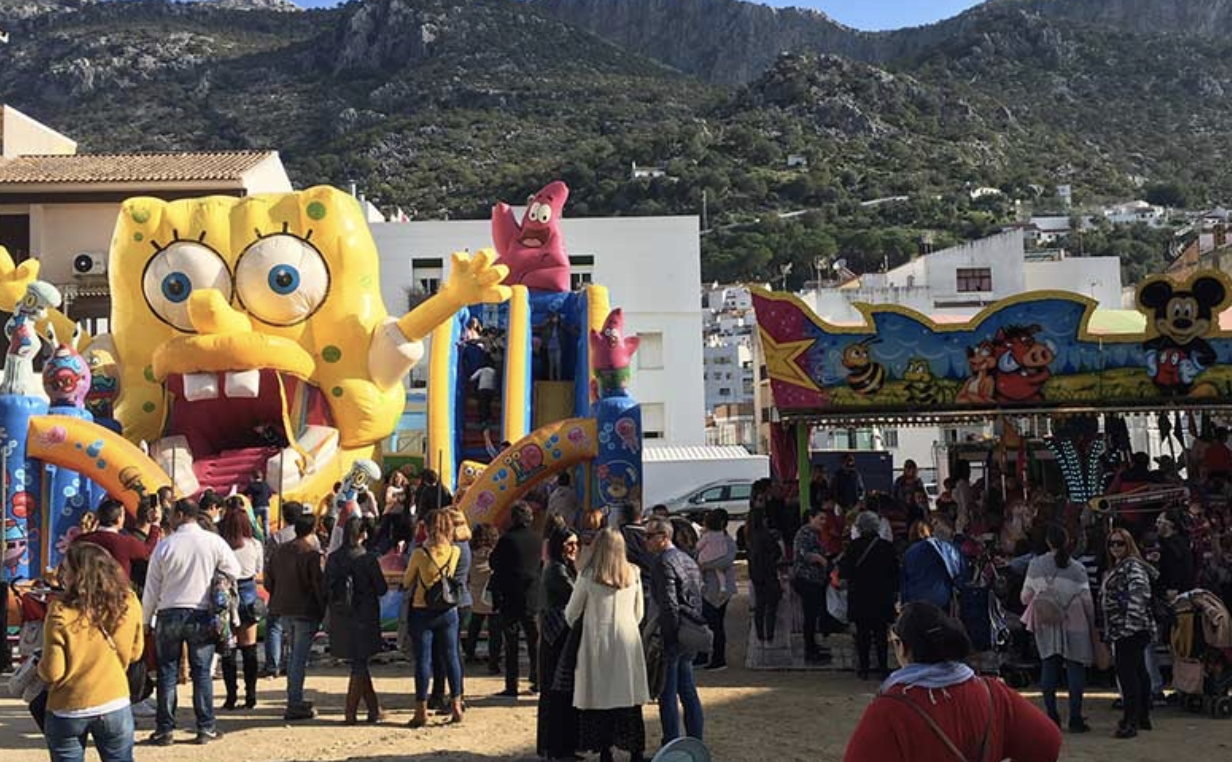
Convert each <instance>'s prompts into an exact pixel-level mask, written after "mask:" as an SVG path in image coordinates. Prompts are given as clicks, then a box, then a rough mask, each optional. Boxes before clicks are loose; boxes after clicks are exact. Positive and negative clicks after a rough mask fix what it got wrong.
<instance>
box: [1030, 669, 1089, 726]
mask: <svg viewBox="0 0 1232 762" xmlns="http://www.w3.org/2000/svg"><path fill="white" fill-rule="evenodd" d="M1062 665H1064V667H1065V678H1066V683H1067V685H1068V687H1069V721H1070V722H1071V723H1074V724H1077V723H1079V722H1081V721H1082V693H1083V691H1084V690H1086V687H1087V668H1086V667H1084V666H1083V665H1082V664H1080V663H1079V662H1076V661H1070V660H1069V659H1066V658H1065V657H1064V656H1061V655H1060V654H1055V655H1053V656H1049V657H1048V658H1047V659H1044V662H1043V670H1042V671H1041V673H1040V689H1041V690H1042V691H1043V692H1044V708H1045V709H1047V710H1048V716H1050V717H1059V716H1060V715H1059V713H1058V712H1057V686H1058V685H1059V684H1060V683H1061V667H1062Z"/></svg>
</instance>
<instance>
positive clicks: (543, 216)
mask: <svg viewBox="0 0 1232 762" xmlns="http://www.w3.org/2000/svg"><path fill="white" fill-rule="evenodd" d="M535 219H537V220H539V221H540V222H542V223H543V224H544V225H546V224H548V221H549V220H551V219H552V207H550V206H548V205H547V204H544V205H542V206H540V207H539V216H538V217H536V218H535Z"/></svg>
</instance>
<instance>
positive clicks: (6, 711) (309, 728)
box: [0, 596, 1232, 762]
mask: <svg viewBox="0 0 1232 762" xmlns="http://www.w3.org/2000/svg"><path fill="white" fill-rule="evenodd" d="M746 609H747V607H746V605H745V601H744V598H743V596H741V597H738V598H737V599H736V600H734V601H733V602H732V604H731V605H730V606H729V607H728V610H729V621H728V632H729V633H733V634H734V633H740V634H741V635H742V634H743V633H744V632H745V631H746V630H747V621H748V620H747V611H746ZM732 640H733V642H732V644H731V647H730V650H731V653H730V659H729V661H730V663H731V664H732V665H733V666H732V667H731V668H729V669H728V670H727V671H725V672H721V673H718V674H699V678H698V681H699V683H700V685H701V695H702V702H703V704H704V706H705V711H706V741H707V743H708V744H709V745H710V747H711V749H712V750H713V753H714V758H715V760H718V761H719V762H762V761H767V762H768V761H771V760H774V761H776V762H778V761H784V762H786V761H790V762H795V761H796V760H799V761H800V762H805V761H806V760H807V761H808V762H831V761H835V762H837V761H838V760H841V759H842V756H843V751H844V749H845V747H846V743H847V738H848V737H849V736H850V734H851V731H852V729H853V728H854V727H855V724H856V722H857V720H858V719H859V717H860V713H861V712H862V711H863V709H864V707H865V706H866V705H867V704H868V702H869V700H870V699H871V698H872V696H873V692H874V691H875V689H876V684H875V683H872V682H860V681H858V680H856V679H855V677H854V676H852V675H851V674H850V673H816V672H813V673H789V672H751V671H747V670H745V669H743V668H742V667H740V666H736V665H742V664H743V663H744V654H743V637H733V638H732ZM482 672H483V670H482V669H479V670H476V669H471V674H470V675H468V677H467V694H468V696H469V702H470V707H471V709H470V711H469V712H468V713H467V715H466V721H465V722H464V723H463V724H462V725H457V726H445V725H435V726H431V727H428V728H425V729H421V730H410V729H408V728H407V727H406V726H405V723H406V721H407V720H408V719H410V707H411V696H410V694H411V690H412V686H411V683H412V678H411V675H410V668H409V666H408V665H406V664H399V665H389V666H383V667H379V668H377V671H376V673H375V674H376V677H377V689H378V691H380V693H381V696H382V699H383V700H384V702H385V706H386V707H387V708H388V709H389V710H390V720H389V721H388V723H386V724H383V725H380V726H376V727H372V726H367V725H358V726H355V727H346V726H343V725H342V724H341V719H342V717H341V713H342V703H343V697H344V694H345V691H346V675H345V672H344V671H343V669H341V668H337V667H328V668H327V667H319V668H314V669H312V670H311V671H310V672H309V677H308V685H307V687H308V693H309V698H310V699H312V700H314V701H315V702H316V705H317V707H318V710H319V711H320V713H321V714H320V716H319V717H318V719H317V720H315V721H313V722H310V723H298V724H290V723H286V722H283V721H282V711H283V707H284V704H283V701H284V694H283V692H282V691H283V681H282V680H262V681H261V688H260V690H261V693H260V704H259V705H258V707H257V709H255V710H253V711H251V712H242V711H241V712H219V714H218V717H219V728H220V729H221V730H222V731H223V732H224V733H225V737H224V738H223V739H222V740H220V741H218V742H217V743H214V744H211V745H209V746H208V747H205V748H204V749H202V748H201V747H197V746H195V745H193V744H192V743H190V741H191V735H189V734H187V733H185V734H183V735H182V736H181V737H180V739H179V740H180V743H177V744H176V745H175V746H173V747H170V748H154V747H143V746H138V747H137V749H136V759H137V762H164V761H166V762H180V761H181V760H183V761H185V762H186V761H187V760H194V761H196V760H202V759H216V760H225V761H226V762H265V761H266V760H356V761H357V762H360V761H362V762H395V760H397V761H398V762H416V761H418V760H425V761H426V760H437V761H438V762H485V761H487V760H516V761H529V760H534V759H536V757H535V754H534V746H535V703H534V699H533V698H532V697H524V698H521V699H519V700H518V701H517V702H516V703H514V702H512V701H510V700H508V699H499V698H495V697H493V696H492V694H494V693H496V692H497V691H499V690H500V689H501V688H502V687H503V685H502V684H501V682H500V680H499V678H492V677H488V676H487V675H486V674H482V675H481V674H479V673H482ZM221 689H222V684H221V682H218V683H216V691H217V692H221ZM1101 690H1103V691H1104V692H1097V693H1094V694H1093V695H1091V696H1090V697H1089V703H1088V707H1087V714H1088V716H1089V720H1090V722H1091V725H1092V726H1093V728H1094V732H1092V733H1091V734H1089V735H1085V736H1068V735H1067V736H1066V737H1065V745H1064V747H1063V752H1062V759H1064V760H1073V761H1074V762H1086V761H1090V762H1094V761H1095V760H1100V761H1101V762H1103V761H1106V760H1112V759H1115V760H1117V762H1147V761H1148V760H1150V761H1151V762H1156V761H1158V760H1166V759H1169V758H1170V757H1171V758H1175V755H1183V757H1184V759H1185V762H1205V761H1206V760H1210V762H1216V761H1217V760H1218V761H1219V762H1223V761H1224V760H1228V759H1230V758H1232V721H1227V720H1225V721H1219V720H1211V719H1207V718H1205V717H1201V716H1196V715H1190V714H1185V713H1182V712H1181V711H1180V710H1178V709H1172V708H1167V709H1163V710H1161V711H1160V712H1159V713H1158V714H1157V715H1156V720H1155V727H1156V730H1154V731H1152V732H1149V733H1143V734H1142V735H1141V736H1140V737H1139V738H1138V739H1136V740H1133V741H1116V740H1113V739H1112V738H1111V733H1112V731H1113V729H1114V726H1115V722H1116V716H1117V714H1116V713H1115V712H1113V711H1112V710H1111V707H1110V704H1111V701H1112V699H1113V698H1114V697H1113V695H1112V694H1110V693H1108V692H1107V691H1106V689H1101ZM180 691H181V694H180V707H181V709H180V722H181V725H182V726H183V725H187V726H191V719H190V715H191V709H190V707H191V703H190V699H189V695H188V693H187V692H186V689H185V687H181V688H180ZM1029 695H1032V696H1033V697H1034V698H1037V699H1038V694H1029ZM645 718H646V727H647V734H646V735H647V740H648V742H650V743H656V742H657V739H658V737H659V724H658V715H657V712H656V709H655V707H654V706H649V707H647V708H646V710H645ZM138 722H139V724H138V739H142V738H144V737H145V736H147V735H149V732H150V730H151V726H152V722H153V720H151V719H144V720H139V721H138ZM437 722H441V721H440V720H437ZM46 759H47V752H46V748H45V747H44V745H43V739H42V737H41V736H40V735H39V734H38V732H37V729H36V728H35V725H34V722H33V721H32V720H31V719H30V717H29V715H28V714H27V713H26V710H25V706H24V705H22V704H21V703H20V702H18V701H15V700H13V699H8V698H5V699H3V700H0V760H3V762H35V761H36V760H38V761H40V762H42V761H43V760H46ZM87 759H88V760H94V759H97V757H96V756H95V755H94V753H93V752H89V753H88V755H87Z"/></svg>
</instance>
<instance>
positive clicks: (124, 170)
mask: <svg viewBox="0 0 1232 762" xmlns="http://www.w3.org/2000/svg"><path fill="white" fill-rule="evenodd" d="M271 155H272V152H271V151H219V152H216V153H123V154H71V155H67V156H19V157H17V158H16V159H11V160H8V161H5V160H0V185H5V184H15V183H22V184H43V183H130V182H147V183H157V182H201V181H210V180H239V179H241V178H242V177H243V175H244V173H245V172H247V171H249V170H250V169H252V168H253V167H255V166H257V165H258V164H260V163H261V162H262V161H264V160H265V159H266V158H267V157H269V156H271Z"/></svg>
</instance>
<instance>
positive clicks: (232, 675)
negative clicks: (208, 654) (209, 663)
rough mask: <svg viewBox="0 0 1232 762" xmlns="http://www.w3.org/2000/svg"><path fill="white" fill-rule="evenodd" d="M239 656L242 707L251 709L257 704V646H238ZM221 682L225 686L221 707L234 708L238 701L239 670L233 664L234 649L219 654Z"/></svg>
mask: <svg viewBox="0 0 1232 762" xmlns="http://www.w3.org/2000/svg"><path fill="white" fill-rule="evenodd" d="M238 650H239V652H240V657H241V659H242V661H243V663H244V708H245V709H252V708H253V707H255V706H256V705H257V647H256V646H255V645H254V646H240V647H239V649H238ZM218 658H219V661H221V662H222V682H223V685H225V686H226V688H227V700H226V701H224V702H223V705H222V708H223V709H228V710H230V709H235V707H236V705H237V704H238V703H239V670H238V669H237V668H236V665H235V649H232V651H231V652H230V653H226V654H223V655H221V656H220V657H218Z"/></svg>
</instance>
